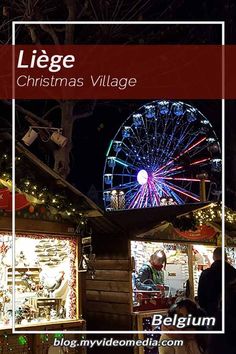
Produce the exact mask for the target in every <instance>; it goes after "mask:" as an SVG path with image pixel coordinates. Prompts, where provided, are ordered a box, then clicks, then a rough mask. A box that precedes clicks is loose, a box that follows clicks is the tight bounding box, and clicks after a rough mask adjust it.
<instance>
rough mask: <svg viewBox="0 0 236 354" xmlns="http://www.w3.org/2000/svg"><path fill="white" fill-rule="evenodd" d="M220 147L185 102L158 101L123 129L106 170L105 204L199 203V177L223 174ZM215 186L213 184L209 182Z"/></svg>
mask: <svg viewBox="0 0 236 354" xmlns="http://www.w3.org/2000/svg"><path fill="white" fill-rule="evenodd" d="M220 163H221V159H220V146H219V143H218V141H217V137H216V135H215V133H214V131H213V129H212V126H211V125H210V123H209V121H208V120H207V119H206V118H205V117H204V116H203V115H202V114H201V113H200V112H199V111H198V110H196V109H194V108H193V107H191V106H189V105H187V104H184V103H182V102H170V101H155V102H152V103H151V104H148V105H145V106H143V107H141V108H140V109H139V110H138V112H137V113H134V114H132V115H131V116H130V117H129V118H128V119H127V120H126V121H125V122H124V124H123V125H122V126H121V127H120V129H119V130H118V132H117V134H116V136H115V138H114V140H113V141H112V143H111V144H110V147H109V151H108V154H107V159H106V164H105V168H104V178H103V181H104V203H105V207H106V209H107V210H110V209H114V207H113V204H114V203H113V199H114V198H116V199H115V200H117V198H118V197H120V198H122V203H121V205H122V206H123V208H127V209H129V208H145V207H153V206H160V205H163V204H164V205H165V202H164V201H165V200H167V201H168V202H169V204H170V203H173V204H184V203H186V202H199V201H200V197H199V194H200V193H199V184H200V181H201V178H200V177H199V173H202V172H206V174H209V176H212V175H213V174H214V173H216V172H219V171H220ZM204 179H205V182H206V183H207V184H208V185H209V184H210V182H211V178H206V177H205V178H204Z"/></svg>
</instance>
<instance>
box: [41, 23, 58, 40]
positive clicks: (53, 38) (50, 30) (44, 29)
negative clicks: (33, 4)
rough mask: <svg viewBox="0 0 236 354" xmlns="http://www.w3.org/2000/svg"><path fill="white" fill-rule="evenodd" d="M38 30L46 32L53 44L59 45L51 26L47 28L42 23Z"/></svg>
mask: <svg viewBox="0 0 236 354" xmlns="http://www.w3.org/2000/svg"><path fill="white" fill-rule="evenodd" d="M40 28H41V29H42V30H43V31H45V32H47V33H48V34H49V35H50V36H51V38H52V40H53V42H54V43H55V44H60V42H59V38H58V36H57V34H56V32H55V31H54V29H53V28H52V26H48V25H45V24H44V23H41V24H40Z"/></svg>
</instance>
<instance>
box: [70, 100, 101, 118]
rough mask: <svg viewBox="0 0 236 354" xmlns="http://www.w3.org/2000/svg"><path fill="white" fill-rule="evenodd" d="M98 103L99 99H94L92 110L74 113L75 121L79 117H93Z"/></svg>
mask: <svg viewBox="0 0 236 354" xmlns="http://www.w3.org/2000/svg"><path fill="white" fill-rule="evenodd" d="M96 103H97V101H96V100H94V101H93V103H92V106H91V108H90V110H88V111H87V112H84V113H79V114H75V115H73V121H75V120H77V119H83V118H87V117H91V116H92V115H93V113H94V109H95V107H96Z"/></svg>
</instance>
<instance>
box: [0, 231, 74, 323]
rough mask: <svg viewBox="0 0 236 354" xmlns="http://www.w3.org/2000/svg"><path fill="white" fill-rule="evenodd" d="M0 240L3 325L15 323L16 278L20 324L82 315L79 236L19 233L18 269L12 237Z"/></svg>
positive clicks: (0, 306) (17, 247) (64, 319)
mask: <svg viewBox="0 0 236 354" xmlns="http://www.w3.org/2000/svg"><path fill="white" fill-rule="evenodd" d="M0 242H1V243H0V247H1V265H0V266H1V268H0V269H1V271H0V279H1V287H0V304H1V305H0V314H1V315H0V327H2V328H5V327H9V326H11V323H12V290H13V289H14V280H15V304H14V305H15V306H14V307H15V324H16V327H21V326H32V325H42V324H49V323H50V325H51V324H52V323H57V322H62V321H67V322H68V321H69V320H77V319H78V318H79V298H78V276H77V272H76V269H77V263H78V241H77V239H76V238H74V237H64V236H55V235H44V234H27V235H26V234H17V237H16V240H15V272H14V269H13V267H12V237H11V236H10V235H6V234H5V235H1V239H0ZM13 274H14V276H13Z"/></svg>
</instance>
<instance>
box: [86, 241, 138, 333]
mask: <svg viewBox="0 0 236 354" xmlns="http://www.w3.org/2000/svg"><path fill="white" fill-rule="evenodd" d="M99 242H100V244H99V246H97V247H96V246H95V253H96V276H95V279H91V278H90V277H89V276H88V275H87V277H86V311H85V317H86V320H87V328H88V329H89V330H95V329H96V330H112V329H114V330H130V329H131V328H132V322H131V291H130V290H131V274H132V269H131V262H130V260H129V257H128V244H129V243H128V240H127V238H126V240H125V239H124V238H123V239H122V238H112V239H111V238H109V239H106V238H103V239H100V241H99ZM108 242H109V246H107V245H108ZM111 244H112V245H111ZM101 245H103V247H101Z"/></svg>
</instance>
